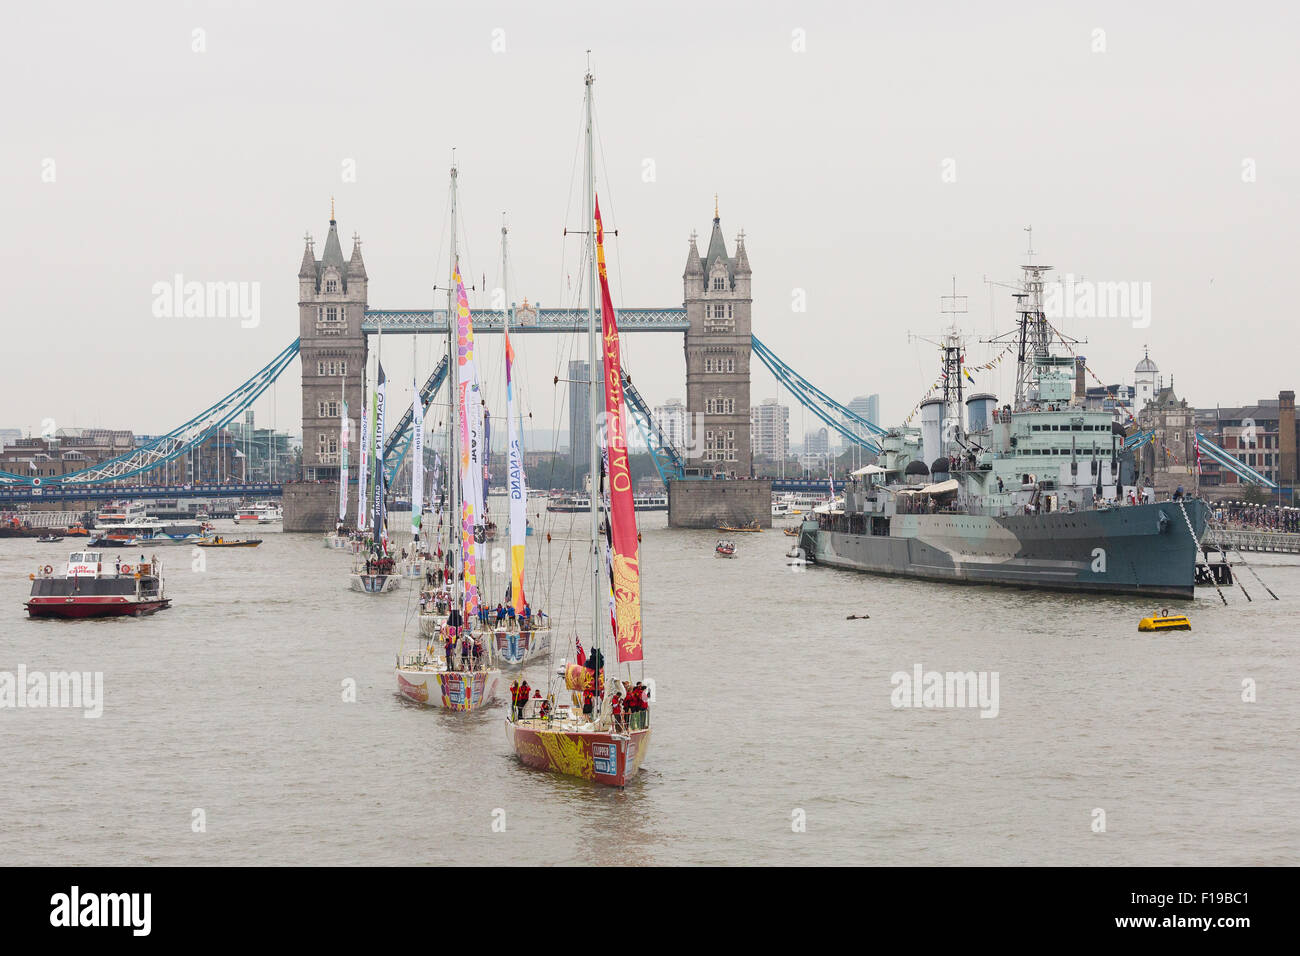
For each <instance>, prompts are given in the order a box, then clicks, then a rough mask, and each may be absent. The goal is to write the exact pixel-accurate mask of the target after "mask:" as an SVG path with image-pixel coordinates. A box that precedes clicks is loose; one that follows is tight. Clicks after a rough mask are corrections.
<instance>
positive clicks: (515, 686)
mask: <svg viewBox="0 0 1300 956" xmlns="http://www.w3.org/2000/svg"><path fill="white" fill-rule="evenodd" d="M510 719H511V720H518V719H519V681H517V680H513V681H511V682H510Z"/></svg>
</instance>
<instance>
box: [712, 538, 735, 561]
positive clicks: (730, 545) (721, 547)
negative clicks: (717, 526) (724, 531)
mask: <svg viewBox="0 0 1300 956" xmlns="http://www.w3.org/2000/svg"><path fill="white" fill-rule="evenodd" d="M713 553H714V554H716V555H717V556H718V557H720V558H734V557H735V556H736V545H735V543H734V542H731V541H719V542H718V543H717V545H716V546H715V547H714V549H713Z"/></svg>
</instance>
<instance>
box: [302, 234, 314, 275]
mask: <svg viewBox="0 0 1300 956" xmlns="http://www.w3.org/2000/svg"><path fill="white" fill-rule="evenodd" d="M303 239H304V241H305V246H304V248H303V250H302V265H301V266H300V267H299V269H298V278H299V279H315V278H316V253H315V252H314V251H313V249H312V241H311V233H308V234H307V235H305V236H303Z"/></svg>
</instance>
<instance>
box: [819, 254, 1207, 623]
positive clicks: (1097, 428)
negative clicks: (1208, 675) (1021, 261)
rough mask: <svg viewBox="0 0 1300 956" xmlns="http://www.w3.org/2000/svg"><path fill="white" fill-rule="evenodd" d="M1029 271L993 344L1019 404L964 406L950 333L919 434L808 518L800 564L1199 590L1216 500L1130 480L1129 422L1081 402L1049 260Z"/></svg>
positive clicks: (886, 445)
mask: <svg viewBox="0 0 1300 956" xmlns="http://www.w3.org/2000/svg"><path fill="white" fill-rule="evenodd" d="M1023 268H1024V270H1025V279H1024V286H1023V291H1022V292H1021V293H1019V294H1018V295H1017V296H1016V298H1017V311H1018V312H1019V313H1020V322H1019V324H1018V327H1017V328H1016V329H1014V330H1013V331H1012V332H1011V333H1008V334H1007V335H1006V336H1002V337H998V338H995V339H994V340H993V341H994V342H998V341H1005V342H1006V343H1007V346H1006V348H1007V350H1010V349H1013V348H1016V347H1017V345H1018V346H1019V357H1018V368H1017V375H1016V383H1017V385H1016V397H1015V400H1014V403H1011V404H1006V405H1003V406H1002V407H1001V408H999V407H997V399H996V397H995V396H993V395H991V394H988V393H977V394H974V395H971V396H970V397H969V398H967V399H965V402H964V403H963V401H962V385H961V382H962V379H963V371H964V364H963V363H964V351H963V343H962V338H961V336H960V334H959V333H958V332H957V331H956V330H955V329H954V330H952V331H950V332H949V333H947V335H946V336H945V338H944V341H943V343H942V349H941V354H942V367H941V370H940V371H941V373H942V378H941V381H942V382H944V383H949V384H946V385H945V386H944V388H943V397H942V398H939V397H935V398H930V399H926V400H924V401H922V403H921V404H920V406H919V408H920V413H921V429H920V431H919V432H918V431H917V430H916V429H911V428H895V429H892V430H890V431H888V433H887V434H886V435H885V436H884V437H883V438H881V439H880V445H881V451H880V455H879V460H878V461H877V463H876V464H874V465H868V466H866V467H865V468H861V469H859V470H858V471H857V472H855V473H854V474H853V476H852V477H851V478H850V480H849V481H848V483H847V485H846V486H845V488H844V497H843V499H842V501H836V502H833V503H828V504H824V505H821V506H819V507H818V508H817V509H816V513H815V514H814V515H813V516H812V517H811V518H810V519H809V520H807V521H805V522H804V523H803V524H802V526H801V528H800V539H799V542H800V548H801V550H802V552H803V555H804V557H805V558H806V560H808V561H810V562H812V563H814V564H819V565H827V566H830V567H839V568H850V569H854V570H859V571H868V572H873V573H878V574H887V575H897V576H902V577H913V578H923V579H927V580H934V581H949V582H961V583H975V584H1004V585H1015V586H1018V587H1032V588H1046V589H1051V590H1061V591H1084V592H1101V593H1112V594H1138V595H1143V596H1162V597H1169V598H1184V599H1188V598H1191V597H1192V596H1193V590H1194V587H1195V574H1196V560H1197V555H1198V553H1199V542H1200V539H1201V537H1202V535H1203V534H1204V532H1205V528H1206V523H1207V520H1208V516H1209V508H1208V506H1207V505H1206V504H1205V502H1204V501H1202V500H1200V499H1198V498H1182V497H1179V498H1177V499H1174V500H1169V501H1155V500H1154V494H1153V493H1152V492H1151V491H1150V490H1143V491H1142V492H1141V494H1140V495H1138V494H1131V493H1130V491H1131V490H1126V489H1125V488H1124V487H1123V486H1121V484H1120V474H1119V467H1118V466H1119V453H1120V450H1121V446H1122V441H1123V429H1122V428H1121V427H1119V426H1118V424H1116V423H1115V422H1114V421H1113V415H1112V412H1110V411H1103V410H1092V409H1089V408H1087V407H1086V406H1085V405H1084V404H1083V402H1082V401H1081V400H1080V399H1079V397H1078V396H1077V394H1076V365H1075V356H1074V354H1073V349H1072V348H1070V346H1072V345H1073V342H1071V341H1069V340H1067V339H1065V338H1063V337H1061V336H1060V335H1059V333H1057V332H1056V330H1055V329H1053V328H1052V327H1051V325H1050V324H1049V323H1048V322H1047V320H1046V318H1045V316H1044V313H1043V304H1042V303H1043V275H1044V273H1045V272H1046V271H1047V270H1048V269H1050V268H1051V267H1050V266H1044V265H1038V264H1031V265H1027V266H1024V267H1023ZM1058 340H1059V341H1058ZM963 405H964V406H965V407H963ZM1134 499H1140V502H1141V503H1134V504H1130V503H1128V502H1129V501H1130V500H1134Z"/></svg>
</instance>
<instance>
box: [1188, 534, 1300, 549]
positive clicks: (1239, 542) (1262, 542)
mask: <svg viewBox="0 0 1300 956" xmlns="http://www.w3.org/2000/svg"><path fill="white" fill-rule="evenodd" d="M1202 544H1203V545H1213V546H1214V547H1217V548H1219V549H1220V550H1224V549H1228V548H1235V549H1236V550H1238V551H1272V552H1278V553H1284V554H1300V534H1288V533H1286V532H1278V531H1244V530H1243V531H1231V530H1228V529H1226V528H1211V529H1210V530H1209V531H1207V532H1206V533H1205V537H1204V539H1203V540H1202Z"/></svg>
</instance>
